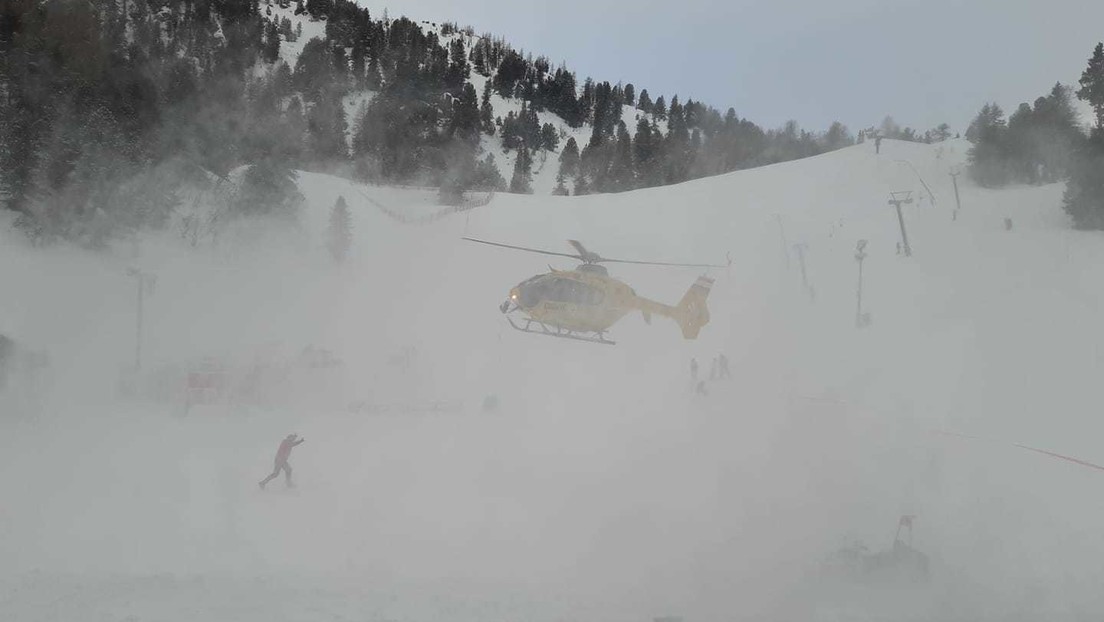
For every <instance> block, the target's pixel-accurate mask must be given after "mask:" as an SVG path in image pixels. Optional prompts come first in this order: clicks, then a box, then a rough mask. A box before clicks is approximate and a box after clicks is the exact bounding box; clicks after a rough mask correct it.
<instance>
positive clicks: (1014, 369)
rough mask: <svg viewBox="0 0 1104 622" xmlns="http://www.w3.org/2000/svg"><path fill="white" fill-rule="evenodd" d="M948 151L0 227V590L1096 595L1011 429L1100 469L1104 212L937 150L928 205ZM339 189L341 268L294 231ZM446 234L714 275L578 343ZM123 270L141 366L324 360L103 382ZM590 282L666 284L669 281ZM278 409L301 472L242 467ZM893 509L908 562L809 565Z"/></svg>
mask: <svg viewBox="0 0 1104 622" xmlns="http://www.w3.org/2000/svg"><path fill="white" fill-rule="evenodd" d="M965 151H966V145H965V144H964V143H961V142H956V141H951V142H948V143H944V144H942V145H930V146H929V145H921V144H912V143H900V142H895V141H888V140H887V141H885V142H884V143H883V145H882V154H881V155H875V154H874V153H873V145H859V146H856V147H852V148H848V149H844V150H841V151H838V152H833V153H829V154H825V155H823V156H819V157H816V158H810V159H807V160H801V161H797V162H791V163H786V164H780V165H776V166H771V167H765V168H761V169H754V170H749V171H743V172H739V173H734V174H730V175H725V176H721V177H715V178H710V179H703V180H698V181H695V182H691V183H687V184H682V185H678V186H668V187H663V188H655V189H649V190H643V191H637V192H630V193H623V194H617V195H603V196H587V197H578V198H575V197H572V198H559V197H541V196H513V195H504V194H500V195H498V196H496V197H495V199H494V201H493V202H492V203H491V204H489V205H487V206H485V207H482V208H477V209H475V210H473V211H469V212H466V213H459V214H454V215H448V216H445V217H442V218H437V219H430V224H425V225H420V226H414V225H407V224H402V223H400V222H398V221H397V220H396V219H395V218H393V217H392V216H394V215H399V216H406V217H409V218H411V219H416V218H418V217H422V216H428V215H431V214H434V213H435V211H436V210H438V209H440V208H438V207H436V206H434V205H433V203H434V202H435V201H434V200H435V197H434V195H433V193H432V192H424V191H413V190H401V189H388V188H378V187H370V186H358V185H356V184H353V183H351V182H348V181H345V180H341V179H337V178H334V177H329V176H324V175H318V174H307V173H304V174H302V175H301V176H300V188H301V190H302V192H303V194H304V195H305V196H306V197H307V201H308V205H307V208H306V210H305V213H304V215H303V217H302V222H301V230H300V232H299V233H298V234H287V233H280V232H277V231H271V232H259V231H253V232H250V233H251V235H249V236H245V235H238V237H225V238H223V239H222V240H221V242H220V245H219V247H218V248H216V249H208V248H203V249H199V250H191V249H186V248H184V247H183V245H181V244H180V243H178V242H177V241H176V240H175V239H174V238H173V236H172V234H165V235H162V236H146V237H144V238H143V239H142V240H141V244H139V245H137V246H136V247H134V248H132V247H130V246H127V247H126V248H125V249H119V250H118V251H116V252H115V253H113V254H110V255H89V254H87V253H84V252H81V251H76V250H70V249H64V248H57V247H55V248H45V249H36V248H30V247H28V246H27V245H26V244H25V243H24V242H22V241H21V239H20V238H19V237H18V236H17V235H16V234H14V233H12V232H10V231H7V230H4V231H3V232H2V233H0V236H2V238H0V282H2V283H3V284H4V294H5V295H4V296H3V297H2V298H0V320H2V321H3V330H4V331H5V332H7V333H8V334H11V335H12V336H14V337H15V338H17V339H18V340H20V341H21V342H23V343H27V344H30V345H32V346H34V347H38V348H42V349H44V350H46V351H48V352H49V353H50V355H51V357H52V361H53V387H54V391H53V392H52V393H51V394H50V395H48V396H47V399H46V400H45V401H44V404H43V407H42V409H41V411H40V412H38V413H37V414H34V415H30V414H27V415H25V416H23V417H17V416H16V415H15V414H14V413H12V412H11V411H10V410H9V411H8V412H5V413H4V414H5V416H4V417H2V418H0V489H3V490H4V503H3V504H2V505H0V604H2V608H3V610H5V611H7V612H14V613H13V614H12V616H13V617H12V618H11V619H37V620H67V619H73V618H74V617H81V616H83V619H104V620H127V619H133V620H166V621H171V622H176V621H178V620H196V619H226V620H244V621H252V620H266V621H267V620H273V619H287V620H340V619H371V620H384V619H386V620H449V621H452V620H488V619H493V620H513V619H528V620H565V619H576V620H589V619H606V620H636V621H639V620H647V619H651V618H654V617H658V616H667V615H675V616H683V617H684V618H685V619H686V620H688V621H691V620H692V621H699V620H700V621H705V620H732V619H738V620H750V619H755V620H765V619H771V620H773V619H879V620H901V619H910V620H911V619H916V620H920V619H924V620H931V619H939V620H967V619H968V620H998V619H999V620H1011V619H1017V620H1019V619H1036V618H1038V619H1044V618H1045V619H1049V620H1058V619H1069V620H1072V619H1087V618H1092V617H1099V615H1100V614H1101V613H1104V598H1102V597H1101V595H1100V591H1099V589H1098V586H1099V584H1100V582H1101V580H1102V579H1104V572H1102V570H1101V566H1100V564H1099V558H1100V554H1101V552H1102V551H1104V534H1102V533H1101V531H1100V529H1099V525H1100V523H1101V521H1102V520H1104V501H1102V500H1101V498H1100V495H1097V494H1095V492H1094V491H1095V490H1096V489H1097V488H1098V487H1099V485H1100V481H1101V480H1100V477H1101V474H1100V473H1098V472H1096V471H1094V470H1092V469H1090V468H1086V467H1082V466H1078V465H1075V464H1071V463H1069V462H1065V461H1061V460H1056V459H1053V458H1050V457H1047V456H1044V455H1039V454H1036V453H1030V452H1027V451H1024V450H1021V449H1018V448H1016V447H1013V446H1012V445H1011V444H1010V443H1012V442H1017V443H1023V444H1026V445H1031V446H1034V447H1040V448H1044V449H1048V450H1052V451H1056V452H1060V453H1063V454H1068V455H1073V456H1076V457H1079V458H1081V459H1084V460H1088V461H1091V462H1095V463H1098V464H1099V463H1102V462H1104V452H1102V450H1101V449H1100V447H1099V443H1098V442H1097V441H1096V439H1097V438H1099V435H1100V432H1101V430H1102V428H1104V426H1102V425H1101V423H1100V422H1099V417H1098V415H1097V412H1096V411H1097V404H1098V399H1097V389H1096V379H1097V377H1098V376H1099V372H1100V367H1101V362H1100V343H1101V337H1100V335H1099V331H1096V330H1095V329H1094V328H1093V327H1094V326H1095V325H1096V320H1097V317H1098V315H1099V310H1100V309H1101V302H1102V301H1101V293H1100V292H1101V289H1100V288H1099V283H1100V281H1101V277H1102V276H1104V275H1102V274H1101V269H1100V268H1099V266H1102V265H1104V239H1101V238H1100V236H1099V235H1097V234H1089V233H1078V232H1074V231H1071V230H1070V229H1069V228H1068V226H1067V224H1066V222H1065V219H1064V217H1063V215H1062V214H1061V211H1060V208H1059V207H1058V204H1059V199H1060V195H1061V190H1062V189H1061V187H1060V186H1043V187H1033V188H1027V187H1017V188H1010V189H1006V190H1001V191H989V190H983V189H979V188H975V187H973V186H971V185H970V184H969V183H968V182H967V181H966V180H965V176H963V177H962V178H960V180H959V183H960V191H961V199H962V209H961V211H960V212H959V213H958V215H957V218H956V219H953V220H952V212H953V211H954V205H955V198H954V192H953V189H952V187H951V178H950V176H949V175H948V172H950V171H951V170H955V169H957V168H958V167H960V166H961V164H962V161H963V160H964V156H965ZM921 180H923V181H924V182H926V183H927V185H928V186H929V187H930V190H931V192H932V193H934V200H933V199H932V198H930V195H929V193H928V191H927V190H925V189H924V186H923V184H922V182H921ZM899 190H912V191H913V192H914V196H915V195H916V194H918V193H920V192H923V194H924V195H925V197H926V198H924V199H922V200H921V201H920V202H919V203H913V204H911V205H907V206H905V207H904V218H905V221H906V224H907V226H908V233H909V239H910V242H911V244H912V248H913V251H914V254H913V256H912V257H911V258H906V257H903V256H898V255H897V254H896V252H895V251H896V249H895V244H896V242H897V240H898V239H899V232H898V222H897V217H896V214H895V212H894V211H893V208H892V207H891V206H889V205H887V204H886V200H887V199H888V198H889V197H888V194H889V192H891V191H899ZM338 196H344V197H345V199H346V201H347V202H348V204H349V206H350V208H351V209H352V212H353V227H354V242H353V248H352V253H351V257H350V259H349V261H348V262H347V263H346V264H344V265H342V266H334V265H333V264H332V262H331V261H330V260H329V258H328V256H327V254H326V251H325V248H324V239H325V238H324V231H325V227H326V223H327V221H328V211H329V209H330V207H331V206H332V205H333V203H334V201H335V200H336V198H337V197H338ZM381 206H382V207H383V208H385V209H386V211H387V213H390V214H392V216H388V215H387V213H385V212H384V211H383V210H381ZM1005 218H1011V219H1012V222H1013V228H1012V230H1006V229H1005V226H1004V219H1005ZM462 235H471V236H475V237H483V238H487V239H491V240H498V241H503V242H508V243H513V244H522V245H528V246H537V247H544V248H548V249H550V250H566V247H565V240H566V239H579V240H581V241H583V242H584V243H585V244H586V245H587V246H588V247H589V248H591V249H592V250H595V251H597V252H599V253H601V254H602V255H605V256H609V257H625V258H629V259H652V260H661V261H663V260H667V261H710V262H717V261H720V262H724V261H725V260H726V258H728V259H731V261H732V263H731V267H730V268H728V269H726V270H714V271H712V272H711V273H710V274H711V276H713V277H715V278H716V279H717V281H716V286H715V288H714V291H713V293H712V296H711V297H710V299H709V305H710V309H711V312H712V318H713V319H712V323H711V324H709V325H708V326H707V327H706V328H705V329H704V330H703V332H702V334H701V337H700V338H699V339H698V340H697V341H684V340H683V339H682V338H681V336H680V334H679V331H678V330H677V328H676V327H675V326H674V325H673V324H671V323H669V322H664V321H663V320H660V319H656V320H654V321H653V324H652V325H651V326H649V325H647V324H645V322H644V321H643V320H642V318H640V317H639V316H630V317H627V318H625V319H624V320H623V321H622V322H621V323H620V324H618V325H617V326H616V327H615V329H614V331H613V335H612V336H613V337H615V338H616V339H617V340H618V342H619V343H618V345H617V346H616V347H604V346H595V345H590V344H582V343H576V342H570V341H561V340H554V339H546V338H541V337H536V336H531V335H525V334H520V333H516V332H514V331H512V330H511V329H510V328H509V327H508V326H507V325H506V324H505V321H504V319H503V318H502V316H501V315H500V314H499V313H498V311H497V309H496V306H497V305H498V304H499V303H500V302H501V301H502V300H503V299H504V297H505V295H506V293H507V291H508V289H509V288H510V287H511V286H512V285H514V284H516V283H517V282H519V281H521V280H523V279H525V278H527V277H529V276H531V275H533V274H537V273H540V272H542V271H545V270H546V269H547V264H548V263H551V264H552V266H553V267H559V268H566V267H570V265H571V264H570V263H569V262H565V261H560V260H558V259H552V261H550V262H549V261H547V260H548V259H549V258H544V257H540V256H536V255H526V254H520V253H514V252H511V251H506V250H500V249H494V248H489V247H482V246H479V245H474V244H469V243H465V242H462V241H460V240H459V238H460V236H462ZM859 239H866V240H868V242H869V243H868V246H867V249H866V251H867V253H868V257H867V259H866V260H865V263H864V275H863V278H864V289H863V306H864V310H865V311H868V312H869V313H870V314H871V318H872V324H871V325H870V326H869V327H867V328H865V329H861V330H859V329H856V328H855V327H854V314H855V288H856V279H857V276H858V275H857V265H856V261H855V259H854V249H855V244H856V242H857V241H858V240H859ZM783 240H784V241H783ZM799 243H801V244H804V245H805V246H804V260H805V264H806V265H805V267H806V278H807V281H808V282H809V283H810V284H811V286H812V287H813V289H815V300H811V299H810V296H809V295H808V292H807V289H806V288H805V287H804V285H803V282H802V276H801V271H800V269H799V266H798V257H797V255H796V253H795V249H794V247H793V245H794V244H799ZM132 253H133V254H132ZM130 265H136V266H138V267H140V268H142V269H144V270H147V271H150V272H153V273H155V274H157V277H158V278H157V286H156V290H155V291H154V293H153V294H152V295H151V296H150V297H148V298H147V299H146V301H145V326H144V331H145V337H146V339H145V350H144V352H143V356H144V361H145V367H146V369H147V370H153V369H167V368H169V367H171V366H172V365H178V366H183V367H187V366H188V365H192V364H194V362H195V361H197V360H201V359H202V358H203V357H219V358H220V359H221V360H223V361H225V364H226V365H227V366H229V367H233V366H239V367H240V366H247V365H248V361H250V360H254V361H255V360H256V357H257V354H256V353H257V352H258V351H259V350H265V351H268V352H272V351H273V350H278V349H283V350H284V351H287V352H291V353H295V352H298V351H300V350H301V349H302V348H303V347H305V346H306V345H308V344H314V345H317V346H320V347H326V348H329V349H330V350H332V351H333V352H334V354H335V355H336V356H338V357H339V358H341V359H343V360H344V362H345V366H344V367H343V368H342V369H341V370H340V371H337V372H334V373H333V374H332V375H330V376H328V377H327V378H326V379H325V381H324V382H322V381H319V382H320V384H319V383H318V382H313V381H309V382H308V381H306V380H303V379H302V378H301V377H299V376H293V375H289V376H287V377H288V378H295V379H296V381H297V383H298V384H292V385H289V386H285V387H281V388H283V389H284V392H283V393H280V392H275V393H273V395H277V396H279V397H280V399H278V400H272V401H271V402H270V403H268V404H264V403H257V402H253V401H250V402H240V403H230V404H225V403H224V404H214V405H206V406H202V407H197V408H193V409H192V410H191V411H190V412H189V414H188V415H187V416H181V415H182V408H181V404H180V402H179V401H176V400H168V401H149V402H137V401H134V400H121V399H119V398H118V397H116V395H115V391H116V387H117V384H118V379H119V370H120V369H121V368H125V367H126V366H127V365H128V364H129V362H130V361H131V360H132V357H133V356H134V352H133V348H134V319H135V317H134V312H135V311H134V306H135V300H134V293H135V292H134V282H133V280H132V279H131V278H130V277H128V276H127V275H126V272H125V269H126V267H128V266H130ZM613 272H614V273H615V275H616V276H618V277H619V278H622V279H624V280H626V281H627V282H629V283H630V284H631V285H632V286H633V287H634V288H635V289H636V290H637V292H639V293H640V294H642V295H645V296H649V297H653V298H656V299H658V300H662V301H671V302H673V301H675V300H677V299H678V297H679V296H681V295H682V293H683V292H684V291H685V289H686V288H687V286H688V285H689V284H690V283H691V282H693V281H694V279H695V278H696V277H697V275H698V273H697V272H696V271H693V270H688V269H660V268H648V267H640V266H614V270H613ZM721 352H723V353H725V354H726V355H727V356H728V357H729V359H731V361H732V368H733V375H734V378H733V379H732V380H731V381H716V382H710V383H709V384H708V389H709V395H708V396H695V395H693V394H692V392H691V391H690V390H689V386H688V385H689V378H688V364H689V360H690V358H691V357H696V358H697V360H698V361H699V362H700V363H701V364H702V367H703V370H708V368H709V361H710V360H711V359H712V358H713V357H714V356H715V355H717V354H718V353H721ZM243 361H244V362H243ZM169 376H170V377H171V374H169ZM315 380H317V379H315ZM488 395H495V396H497V397H498V398H499V403H500V408H499V410H498V411H495V412H486V411H485V410H484V409H483V408H482V406H483V400H484V398H485V397H486V396H488ZM292 431H294V432H298V433H300V434H301V435H303V436H304V437H305V438H306V439H307V442H306V444H304V445H302V446H301V447H299V448H298V449H296V450H295V453H294V455H293V458H292V463H293V464H294V466H295V469H296V477H297V480H298V482H299V487H298V488H297V489H295V490H294V491H291V492H285V491H283V490H281V487H280V486H278V485H275V484H276V483H275V482H274V485H273V486H270V490H268V491H265V492H264V493H261V492H260V491H258V490H257V488H256V481H257V480H258V479H260V478H261V477H262V476H264V475H265V474H266V472H267V471H268V469H269V466H270V464H271V463H270V460H271V455H272V454H271V452H272V451H274V449H275V445H276V443H277V442H278V441H279V439H280V438H282V437H283V436H284V435H285V434H287V433H289V432H292ZM937 432H955V433H961V434H969V435H973V436H976V437H980V439H984V440H976V439H967V438H961V437H949V436H946V435H942V434H937ZM902 514H914V515H916V516H917V518H916V519H915V538H916V540H915V546H916V548H918V549H920V550H923V551H925V552H926V553H928V554H929V555H930V556H931V558H932V570H933V577H934V578H933V581H932V583H931V584H930V585H926V586H920V587H913V588H907V589H906V588H900V587H898V588H889V587H886V588H884V589H874V588H871V589H867V590H855V591H850V590H843V591H833V592H831V593H829V592H826V591H824V590H822V589H820V587H818V585H817V584H816V583H815V581H813V580H812V579H811V576H812V575H813V574H815V570H816V568H817V566H818V564H819V562H820V561H821V560H822V559H823V558H824V556H825V555H827V554H828V553H830V552H831V551H833V550H835V549H836V548H837V547H838V546H839V545H840V544H841V542H843V541H844V539H845V538H847V539H851V538H858V539H861V540H864V541H866V542H867V543H868V544H869V545H870V546H871V548H873V549H882V548H885V547H887V546H888V545H889V544H890V543H891V542H892V537H891V536H892V535H893V533H892V532H893V530H894V529H895V527H896V525H897V520H898V517H899V516H901V515H902Z"/></svg>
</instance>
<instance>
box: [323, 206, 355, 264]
mask: <svg viewBox="0 0 1104 622" xmlns="http://www.w3.org/2000/svg"><path fill="white" fill-rule="evenodd" d="M352 243H353V223H352V216H351V215H350V214H349V206H348V205H347V204H346V203H345V197H343V196H339V197H337V201H336V202H335V203H334V206H333V208H331V209H330V225H329V227H328V228H327V230H326V248H327V249H329V251H330V256H331V257H333V259H334V261H336V262H338V263H341V262H343V261H345V259H346V257H348V256H349V248H350V247H351V246H352Z"/></svg>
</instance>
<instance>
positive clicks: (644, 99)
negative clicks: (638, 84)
mask: <svg viewBox="0 0 1104 622" xmlns="http://www.w3.org/2000/svg"><path fill="white" fill-rule="evenodd" d="M636 107H637V108H640V110H642V111H643V112H647V113H651V112H652V97H651V95H648V89H644V90H642V91H640V101H639V102H638V103H637V106H636Z"/></svg>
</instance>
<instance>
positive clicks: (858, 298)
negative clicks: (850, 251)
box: [855, 240, 870, 328]
mask: <svg viewBox="0 0 1104 622" xmlns="http://www.w3.org/2000/svg"><path fill="white" fill-rule="evenodd" d="M864 259H866V240H859V242H858V243H857V244H855V261H857V262H859V288H858V290H857V291H856V293H855V328H864V327H866V326H869V325H870V314H869V313H863V310H862V286H863V278H862V277H863V260H864Z"/></svg>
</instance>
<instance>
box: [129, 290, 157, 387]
mask: <svg viewBox="0 0 1104 622" xmlns="http://www.w3.org/2000/svg"><path fill="white" fill-rule="evenodd" d="M127 275H128V276H130V277H133V278H134V280H135V281H136V282H137V285H138V304H137V310H136V311H137V312H136V313H135V327H134V328H135V330H134V332H135V339H134V371H136V372H137V371H141V370H142V320H143V319H144V318H143V306H144V304H143V303H144V302H145V298H146V295H147V294H153V289H154V287H155V286H156V285H157V277H156V276H155V275H153V274H151V273H149V272H145V271H143V270H139V269H138V268H127Z"/></svg>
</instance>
